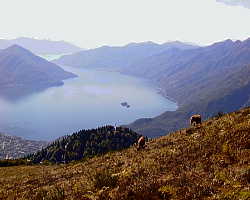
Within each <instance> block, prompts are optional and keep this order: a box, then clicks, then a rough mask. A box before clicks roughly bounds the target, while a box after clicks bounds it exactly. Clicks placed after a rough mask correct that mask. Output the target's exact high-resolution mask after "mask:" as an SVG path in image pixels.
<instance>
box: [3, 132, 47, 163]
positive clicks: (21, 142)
mask: <svg viewBox="0 0 250 200" xmlns="http://www.w3.org/2000/svg"><path fill="white" fill-rule="evenodd" d="M47 144H48V143H47V142H44V141H32V140H25V139H23V138H20V137H16V136H11V135H7V134H2V133H0V149H1V151H0V159H7V158H8V159H11V158H12V159H13V158H14V159H16V158H20V157H24V156H27V155H28V154H31V153H35V152H37V151H38V150H41V149H42V147H45V146H46V145H47Z"/></svg>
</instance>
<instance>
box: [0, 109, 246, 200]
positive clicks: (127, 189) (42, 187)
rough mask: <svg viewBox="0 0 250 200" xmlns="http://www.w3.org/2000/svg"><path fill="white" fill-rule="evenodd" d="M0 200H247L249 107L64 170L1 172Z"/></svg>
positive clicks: (30, 168) (57, 167)
mask: <svg viewBox="0 0 250 200" xmlns="http://www.w3.org/2000/svg"><path fill="white" fill-rule="evenodd" d="M0 185H1V187H0V199H7V198H8V199H102V200H103V199H104V200H105V199H121V200H123V199H124V200H125V199H210V200H211V199H218V200H223V199H224V200H226V199H227V200H228V199H230V200H234V199H235V200H236V199H237V200H239V199H242V200H247V199H249V198H250V108H246V109H243V110H240V111H237V112H235V113H231V114H227V115H224V116H222V117H219V116H218V117H215V118H212V119H209V120H207V121H205V122H203V123H202V125H201V126H200V127H196V128H188V129H182V130H180V131H177V132H175V133H172V134H170V135H168V136H163V137H160V138H158V139H153V140H151V141H149V142H148V143H147V146H146V148H145V149H144V150H141V151H137V150H136V148H135V147H131V148H129V149H127V150H122V151H117V152H112V153H107V154H105V155H103V156H98V157H94V158H91V159H87V160H85V161H82V162H77V163H70V164H63V165H48V166H46V165H34V166H17V167H6V168H1V169H0Z"/></svg>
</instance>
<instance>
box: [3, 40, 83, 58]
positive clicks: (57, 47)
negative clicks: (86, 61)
mask: <svg viewBox="0 0 250 200" xmlns="http://www.w3.org/2000/svg"><path fill="white" fill-rule="evenodd" d="M15 44H16V45H19V46H22V47H23V48H26V49H28V50H30V51H31V52H33V53H35V54H68V53H74V52H77V51H80V50H82V49H81V48H80V47H77V46H75V45H73V44H70V43H68V42H65V41H51V40H40V39H33V38H27V37H20V38H16V39H11V40H5V39H0V49H6V48H8V47H10V46H12V45H15Z"/></svg>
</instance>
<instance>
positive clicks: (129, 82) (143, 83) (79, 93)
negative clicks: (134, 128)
mask: <svg viewBox="0 0 250 200" xmlns="http://www.w3.org/2000/svg"><path fill="white" fill-rule="evenodd" d="M64 69H65V70H67V71H71V72H73V73H75V74H77V75H78V76H79V77H78V78H74V79H68V80H65V81H64V85H63V86H60V87H52V88H49V89H46V90H44V91H42V92H39V93H34V94H32V95H29V96H26V97H25V98H22V99H20V100H18V101H15V102H10V101H7V100H4V99H1V98H0V132H4V133H8V134H12V135H16V136H21V137H24V138H28V139H36V140H52V139H56V138H57V137H59V136H63V135H66V134H71V133H72V132H74V131H77V130H80V129H88V128H96V127H98V126H102V125H107V124H110V125H115V124H116V125H120V124H127V123H131V122H133V121H134V120H136V119H138V118H143V117H154V116H156V115H159V114H161V113H162V112H164V111H167V110H176V108H177V106H176V104H175V103H173V102H171V101H169V100H167V99H165V98H164V97H162V96H161V95H160V94H158V93H157V90H156V88H155V87H153V86H152V83H150V82H149V81H147V80H144V79H139V78H135V77H131V76H127V75H122V74H120V73H119V72H108V71H101V70H86V69H77V68H72V67H64ZM121 102H127V103H128V104H129V105H130V107H129V108H127V107H123V106H121Z"/></svg>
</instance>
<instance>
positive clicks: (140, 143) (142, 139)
mask: <svg viewBox="0 0 250 200" xmlns="http://www.w3.org/2000/svg"><path fill="white" fill-rule="evenodd" d="M145 143H146V139H145V137H144V136H141V137H140V138H139V139H138V142H137V145H138V146H137V150H140V149H144V148H145Z"/></svg>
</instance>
